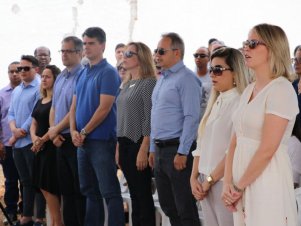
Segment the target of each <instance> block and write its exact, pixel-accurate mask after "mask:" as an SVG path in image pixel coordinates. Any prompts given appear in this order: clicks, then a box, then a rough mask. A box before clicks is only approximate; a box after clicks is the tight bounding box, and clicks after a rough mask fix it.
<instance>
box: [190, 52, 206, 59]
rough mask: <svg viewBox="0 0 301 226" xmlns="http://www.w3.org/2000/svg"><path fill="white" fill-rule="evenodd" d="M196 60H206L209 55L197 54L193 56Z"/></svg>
mask: <svg viewBox="0 0 301 226" xmlns="http://www.w3.org/2000/svg"><path fill="white" fill-rule="evenodd" d="M193 56H194V58H196V59H197V58H205V57H208V55H206V54H204V53H195V54H193Z"/></svg>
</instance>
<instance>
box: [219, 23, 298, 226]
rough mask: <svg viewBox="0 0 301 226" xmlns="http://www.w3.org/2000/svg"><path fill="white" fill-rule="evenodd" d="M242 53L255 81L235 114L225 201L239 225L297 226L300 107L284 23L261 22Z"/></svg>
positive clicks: (251, 34)
mask: <svg viewBox="0 0 301 226" xmlns="http://www.w3.org/2000/svg"><path fill="white" fill-rule="evenodd" d="M243 53H244V56H245V63H246V65H247V67H249V68H250V69H252V71H253V72H254V75H255V82H254V83H252V84H251V85H249V86H248V87H247V88H246V89H245V91H244V92H243V94H242V96H241V99H240V103H239V107H238V109H237V111H236V112H235V113H234V117H233V122H234V130H235V133H234V136H233V138H232V140H231V143H230V147H229V151H228V154H227V158H226V166H225V176H224V186H223V194H222V199H223V201H224V204H225V205H226V207H227V208H228V209H229V210H230V211H233V212H234V225H235V226H244V225H246V226H284V225H285V226H296V225H297V210H296V200H295V195H294V187H293V179H292V172H291V165H290V160H289V157H288V154H287V143H288V139H289V137H290V136H291V133H292V129H293V125H294V121H295V117H296V115H297V113H298V111H299V110H298V102H297V97H296V94H295V93H294V90H293V88H292V85H291V83H290V82H289V77H290V75H291V61H290V53H289V44H288V40H287V37H286V35H285V33H284V31H283V30H282V29H281V28H280V27H278V26H275V25H269V24H259V25H256V26H255V27H253V28H252V29H251V31H250V32H249V35H248V40H247V41H245V42H243Z"/></svg>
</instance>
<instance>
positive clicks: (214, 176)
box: [190, 47, 249, 226]
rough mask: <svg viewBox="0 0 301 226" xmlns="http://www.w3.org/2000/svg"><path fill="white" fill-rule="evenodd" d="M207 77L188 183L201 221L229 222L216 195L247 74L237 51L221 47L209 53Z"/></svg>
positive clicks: (229, 225) (227, 225) (222, 225)
mask: <svg viewBox="0 0 301 226" xmlns="http://www.w3.org/2000/svg"><path fill="white" fill-rule="evenodd" d="M210 64H211V67H210V77H211V80H212V84H213V88H212V90H211V95H210V99H209V104H208V107H207V109H206V112H205V114H204V117H203V119H202V121H201V123H200V126H199V132H198V140H197V148H196V150H195V151H194V152H193V155H194V160H193V170H192V173H191V178H190V184H191V189H192V194H193V195H194V197H195V198H196V199H197V200H202V201H201V206H202V210H203V215H204V222H205V225H208V226H233V216H232V213H230V212H229V211H227V209H226V208H225V206H224V205H223V202H222V200H221V199H220V197H221V193H222V188H223V182H222V181H221V179H222V178H223V176H224V168H225V156H226V150H227V148H228V146H229V143H230V140H231V134H232V121H231V118H232V114H233V112H234V110H235V109H236V108H237V107H238V103H239V99H240V95H241V94H242V92H243V90H244V89H245V88H246V86H247V83H248V82H247V81H248V80H249V78H248V77H249V74H248V71H247V68H246V66H245V63H244V58H243V55H242V54H241V52H240V51H239V50H237V49H233V48H228V47H223V48H220V49H218V50H216V51H214V53H213V54H212V55H211V63H210Z"/></svg>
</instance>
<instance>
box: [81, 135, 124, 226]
mask: <svg viewBox="0 0 301 226" xmlns="http://www.w3.org/2000/svg"><path fill="white" fill-rule="evenodd" d="M115 148H116V141H114V140H110V141H101V140H88V139H87V140H85V143H84V145H83V146H82V147H80V148H78V150H77V160H78V174H79V182H80V190H81V192H82V194H83V195H85V196H86V198H87V199H86V215H85V226H95V225H99V226H101V225H103V224H104V209H103V201H102V197H103V198H104V199H105V201H106V203H107V206H108V215H109V219H108V223H109V226H124V224H125V223H124V210H123V202H122V198H121V192H120V185H119V182H118V179H117V175H116V163H115Z"/></svg>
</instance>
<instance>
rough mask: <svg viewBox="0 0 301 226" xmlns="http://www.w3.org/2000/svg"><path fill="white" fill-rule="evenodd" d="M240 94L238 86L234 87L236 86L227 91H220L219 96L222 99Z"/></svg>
mask: <svg viewBox="0 0 301 226" xmlns="http://www.w3.org/2000/svg"><path fill="white" fill-rule="evenodd" d="M238 94H239V93H238V91H237V88H236V87H234V88H232V89H230V90H227V91H225V92H220V95H219V97H218V98H220V99H228V98H232V97H234V96H237V95H238Z"/></svg>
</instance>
